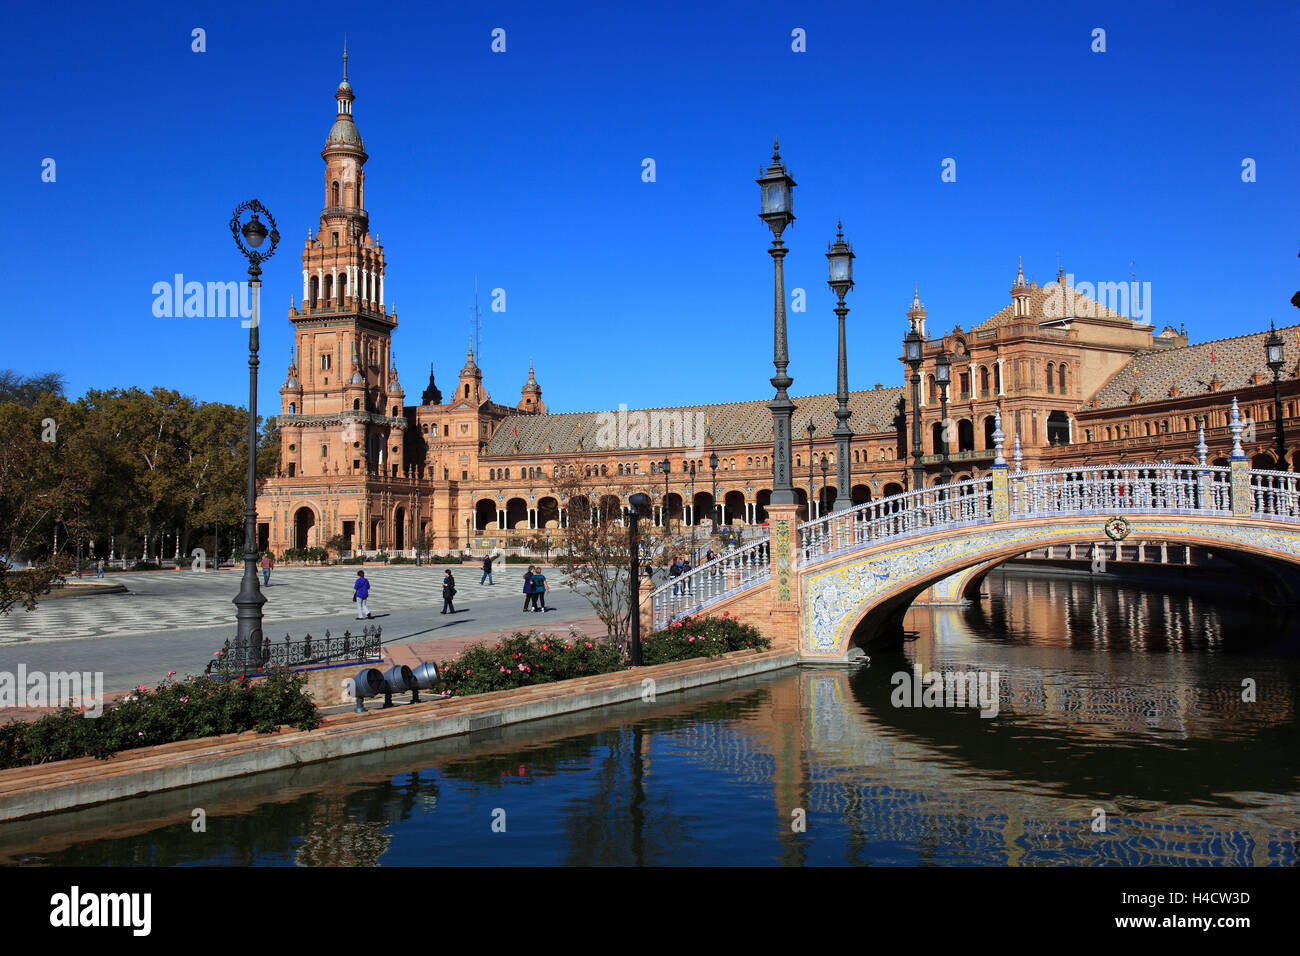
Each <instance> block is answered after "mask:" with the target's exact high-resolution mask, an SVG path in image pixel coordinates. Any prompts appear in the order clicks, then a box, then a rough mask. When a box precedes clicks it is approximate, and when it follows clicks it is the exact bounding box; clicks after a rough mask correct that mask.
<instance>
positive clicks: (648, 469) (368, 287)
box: [257, 54, 1300, 553]
mask: <svg viewBox="0 0 1300 956" xmlns="http://www.w3.org/2000/svg"><path fill="white" fill-rule="evenodd" d="M335 99H336V102H337V113H336V117H335V121H334V125H333V127H332V128H331V130H330V132H329V136H328V137H327V139H326V143H325V148H324V149H323V150H322V152H321V156H322V158H323V159H324V161H325V178H324V206H323V208H322V209H321V213H320V224H319V227H318V229H317V230H316V232H315V234H314V235H311V236H309V237H308V238H307V240H306V241H305V243H304V246H303V252H302V263H303V272H302V277H303V286H302V303H301V305H300V306H299V305H298V304H297V302H296V301H295V302H292V303H291V305H290V309H289V321H290V322H291V323H292V324H293V327H294V347H293V353H292V356H291V359H290V365H289V369H288V374H287V376H286V380H285V383H284V385H283V387H282V388H281V414H280V415H279V425H280V440H281V454H280V462H281V467H280V473H279V474H278V475H277V476H276V477H275V478H273V479H270V480H268V481H267V482H266V483H265V486H264V488H263V489H262V492H261V494H260V495H259V496H258V500H257V512H258V524H259V540H260V542H261V546H262V547H263V548H267V547H269V548H271V549H272V550H274V551H276V552H277V553H279V552H281V551H283V550H284V549H287V548H290V547H297V548H305V547H325V546H327V544H328V543H329V542H331V541H333V542H335V544H336V546H339V548H340V549H341V550H344V551H354V550H364V551H390V552H396V551H410V550H411V549H413V548H415V547H416V545H417V542H419V541H421V540H422V541H423V546H424V547H425V548H428V549H431V550H435V551H451V550H456V549H462V548H465V547H469V546H476V547H495V546H502V545H509V544H512V543H517V542H519V543H521V542H522V539H523V538H524V537H526V536H528V535H532V534H536V533H537V532H548V531H549V532H554V534H555V535H556V537H557V539H558V538H559V537H560V536H562V535H563V529H564V527H565V524H566V522H567V516H568V512H569V510H570V509H571V508H588V507H595V508H597V509H598V510H599V511H600V512H601V513H602V514H604V515H606V516H607V518H608V519H609V520H620V518H619V515H620V514H621V508H622V506H623V505H624V504H626V501H627V498H628V496H629V495H631V494H633V493H636V492H644V493H646V494H648V495H649V496H650V498H651V499H652V501H653V502H654V514H653V521H654V523H655V524H656V525H662V524H663V523H665V522H667V523H669V524H670V526H671V527H673V528H676V527H678V526H679V525H680V526H686V527H690V526H698V525H701V524H707V523H710V522H712V521H713V520H714V519H715V517H716V519H718V520H720V521H721V522H722V523H723V524H724V525H727V526H732V527H734V526H737V525H741V526H746V525H749V526H752V525H757V524H761V523H762V522H763V521H764V520H765V517H766V506H767V503H768V501H769V499H770V496H771V486H772V474H771V472H772V465H771V455H772V418H771V412H770V411H769V409H768V407H767V403H766V402H765V401H753V402H735V403H726V404H716V405H707V406H691V407H682V408H661V409H641V410H627V409H623V408H620V409H618V410H617V411H609V412H577V413H559V414H552V413H550V412H548V411H547V408H546V405H545V403H544V402H543V401H542V389H541V386H540V385H539V384H538V382H537V379H536V376H535V374H534V371H533V369H532V368H531V366H530V367H529V370H528V377H527V380H526V381H525V382H524V384H523V386H522V388H521V390H520V397H519V400H518V402H517V403H515V404H514V405H504V404H499V403H497V402H494V401H493V400H492V399H491V396H490V395H489V393H488V391H487V389H486V388H485V386H484V381H483V373H482V370H481V369H479V367H478V366H477V364H476V363H475V360H474V354H473V352H472V350H471V351H470V353H469V354H468V356H467V357H466V362H465V365H464V367H463V368H462V369H461V370H460V374H459V377H458V380H457V382H456V385H455V388H454V390H453V391H452V392H451V394H449V395H448V396H446V398H445V400H444V396H443V394H442V392H441V390H440V389H439V388H438V387H437V385H436V384H435V383H434V378H433V373H432V370H431V371H430V376H429V383H428V386H427V387H426V388H425V390H424V392H423V394H422V396H421V400H420V403H419V404H406V401H405V398H406V393H405V391H404V389H403V387H402V385H401V384H400V382H399V379H398V373H397V362H396V357H395V355H394V351H393V347H392V340H393V333H394V331H395V330H396V328H397V310H396V308H395V307H394V306H393V305H392V304H391V302H388V301H386V299H385V288H384V281H385V271H386V259H385V254H384V248H383V246H382V245H381V244H380V243H379V241H378V239H377V238H376V237H374V236H373V235H372V233H371V231H370V218H369V213H368V211H367V209H366V207H365V172H364V167H365V163H366V160H367V154H366V152H365V147H364V144H363V142H362V139H361V136H360V133H359V132H358V131H357V127H356V125H355V123H354V122H353V118H352V103H353V99H354V97H353V93H352V87H351V85H350V84H349V82H348V79H347V60H346V54H345V55H344V75H343V80H342V82H341V83H340V84H339V86H338V88H337V90H336V91H335ZM1009 295H1010V299H1011V301H1010V302H1009V303H1008V304H1005V305H1004V306H1003V307H1002V308H1000V309H999V310H998V311H996V312H995V313H994V314H993V315H991V316H989V317H988V318H986V319H983V320H982V321H979V322H976V323H973V324H972V326H971V328H970V330H969V331H965V330H963V328H962V326H961V325H959V324H954V325H953V327H952V328H951V329H950V330H949V331H947V332H942V333H939V334H937V335H931V334H930V333H929V332H928V330H927V328H926V326H927V321H928V320H929V315H928V313H927V311H926V309H925V307H924V306H923V305H922V303H921V300H920V296H919V292H914V294H913V299H912V303H911V307H910V308H909V309H907V311H906V313H905V315H906V319H907V324H906V325H904V324H903V323H902V322H900V327H899V333H900V334H899V339H900V344H901V338H902V333H903V332H904V331H906V330H907V328H908V327H909V326H910V327H911V328H914V329H916V330H917V331H918V332H919V333H920V334H921V335H922V337H923V338H924V339H925V345H924V349H923V362H922V366H921V369H920V374H921V387H920V389H919V402H918V404H919V406H920V410H921V418H922V426H921V431H920V434H921V438H922V442H921V444H922V453H923V457H922V465H923V469H924V474H925V480H926V481H927V482H928V483H931V484H933V483H935V482H938V481H939V480H941V473H942V468H943V455H942V451H943V447H944V439H945V433H946V438H947V450H948V462H949V466H950V469H951V472H952V475H953V478H954V480H961V479H964V478H970V477H975V476H978V475H982V474H985V473H987V471H988V470H989V469H990V467H991V466H992V461H993V456H994V450H993V431H994V419H995V414H996V413H997V411H998V410H1000V411H1001V414H1002V422H1003V429H1004V430H1005V432H1006V434H1007V436H1008V446H1010V445H1011V443H1012V442H1013V441H1014V440H1015V439H1016V438H1018V439H1019V443H1020V448H1021V452H1022V455H1023V466H1024V467H1026V468H1034V467H1058V466H1060V467H1064V466H1067V465H1083V464H1099V463H1110V462H1125V461H1128V462H1140V461H1160V460H1169V461H1176V462H1187V463H1193V462H1195V461H1196V457H1197V456H1196V446H1197V442H1198V426H1199V425H1200V424H1201V422H1202V420H1204V425H1205V436H1206V442H1207V444H1208V445H1209V447H1210V449H1211V453H1210V458H1211V459H1215V460H1217V459H1225V460H1226V457H1227V454H1228V449H1229V448H1230V446H1231V440H1230V438H1229V436H1228V430H1227V415H1228V410H1229V408H1230V406H1231V402H1232V399H1233V398H1234V397H1236V398H1237V399H1238V400H1239V401H1240V403H1241V405H1242V408H1243V410H1244V413H1245V414H1246V415H1247V416H1248V417H1249V418H1250V419H1251V420H1252V422H1253V425H1254V428H1253V434H1252V432H1251V430H1248V432H1247V438H1248V439H1249V441H1248V442H1247V452H1248V453H1249V454H1251V455H1252V456H1253V459H1254V460H1253V463H1254V466H1255V467H1258V468H1278V467H1282V468H1290V467H1292V466H1293V465H1296V464H1300V433H1297V428H1296V425H1297V422H1296V416H1297V405H1300V377H1298V376H1300V367H1297V362H1296V359H1297V357H1298V356H1300V339H1298V335H1300V326H1290V327H1288V328H1285V329H1281V330H1279V332H1280V333H1281V334H1282V336H1283V339H1284V341H1285V343H1286V348H1287V356H1288V357H1287V367H1286V368H1285V369H1284V370H1283V372H1282V383H1281V393H1282V408H1283V417H1284V425H1285V442H1286V448H1287V451H1286V461H1284V462H1282V463H1281V464H1279V463H1278V461H1277V455H1276V453H1275V451H1274V448H1275V447H1276V440H1275V437H1274V427H1275V426H1274V413H1273V408H1274V406H1273V378H1272V373H1271V371H1270V370H1269V369H1268V368H1267V367H1266V365H1265V354H1264V344H1263V343H1264V338H1265V336H1266V334H1267V333H1265V332H1262V331H1261V332H1253V333H1250V334H1247V335H1241V336H1236V337H1233V338H1228V339H1221V340H1218V341H1215V342H1207V343H1202V344H1197V345H1191V344H1189V342H1188V338H1187V336H1186V334H1185V333H1183V332H1182V331H1176V330H1174V329H1173V328H1171V327H1166V328H1164V329H1163V330H1162V331H1161V332H1159V333H1155V332H1154V328H1153V327H1152V326H1150V325H1146V324H1143V323H1140V322H1135V321H1134V320H1132V319H1130V318H1127V317H1125V316H1124V315H1122V314H1120V313H1118V312H1116V311H1114V310H1112V309H1110V308H1108V307H1107V306H1106V305H1103V304H1102V303H1100V302H1098V301H1097V300H1096V299H1094V298H1093V297H1091V296H1089V295H1085V294H1083V293H1082V292H1080V291H1079V290H1077V289H1076V288H1074V287H1072V286H1071V285H1069V283H1068V282H1067V280H1066V277H1065V276H1064V274H1063V273H1062V272H1061V271H1059V270H1058V275H1057V278H1056V280H1055V281H1054V282H1050V283H1046V284H1044V285H1042V286H1039V285H1038V284H1037V283H1034V282H1029V281H1027V280H1026V278H1025V276H1024V273H1023V269H1018V271H1017V275H1016V277H1015V279H1014V280H1013V282H1012V284H1011V288H1010V290H1009ZM941 354H946V355H947V356H948V358H949V361H950V368H951V385H950V388H949V390H948V400H947V420H946V424H947V427H946V428H945V419H944V415H943V412H942V407H943V401H942V397H943V396H942V389H941V388H940V386H939V384H938V382H937V379H936V368H935V366H936V361H937V359H938V358H939V356H940V355H941ZM899 361H900V381H901V382H902V383H903V384H901V385H899V386H896V387H889V388H886V387H882V386H880V385H877V386H876V387H875V388H874V389H870V390H865V391H855V392H851V393H850V399H849V407H850V410H851V411H852V417H851V418H850V420H849V424H850V427H851V428H852V429H853V431H854V432H855V437H854V438H853V440H852V443H851V453H852V455H853V461H852V462H851V465H850V474H851V476H852V478H851V485H852V489H851V495H852V500H853V502H854V503H859V502H863V501H868V500H872V499H875V498H879V497H883V496H888V495H892V494H897V493H899V492H902V491H905V490H908V489H909V487H910V485H911V482H912V471H911V465H912V460H911V448H912V438H911V431H910V430H911V427H912V425H911V423H912V406H911V401H912V398H911V387H910V384H909V382H910V377H911V372H910V369H908V368H907V367H906V366H905V365H903V364H902V358H901V356H900V359H899ZM760 378H761V376H760ZM795 403H796V405H797V406H798V407H797V409H796V411H795V416H794V435H793V437H794V443H793V444H794V449H795V456H794V478H795V484H796V488H797V493H798V495H799V498H800V501H801V503H803V504H804V505H807V504H808V502H809V501H810V500H811V502H812V507H813V509H814V511H821V510H825V509H827V508H829V507H831V506H833V504H834V500H835V494H836V492H835V440H834V437H833V435H832V431H833V429H834V426H835V418H834V410H835V407H836V401H835V396H834V395H833V394H820V395H806V396H802V397H795ZM809 424H811V425H812V432H811V434H810V433H809V432H808V429H807V426H808V425H809ZM823 460H824V461H825V463H826V467H825V468H823V467H822V463H823ZM715 461H716V465H717V466H716V469H715V468H714V467H713V464H714V462H715ZM561 476H564V477H565V478H566V479H581V480H582V481H583V482H584V483H586V485H587V486H588V487H589V489H590V493H589V494H580V495H579V494H575V495H573V500H567V499H565V497H564V496H563V494H562V493H561V492H560V491H558V490H557V482H558V479H559V478H560V477H561ZM715 487H716V499H715V496H714V489H715Z"/></svg>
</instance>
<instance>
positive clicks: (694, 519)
mask: <svg viewBox="0 0 1300 956" xmlns="http://www.w3.org/2000/svg"><path fill="white" fill-rule="evenodd" d="M695 521H696V514H695V460H694V459H691V567H695Z"/></svg>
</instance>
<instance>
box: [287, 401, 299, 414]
mask: <svg viewBox="0 0 1300 956" xmlns="http://www.w3.org/2000/svg"><path fill="white" fill-rule="evenodd" d="M297 407H298V406H297V405H296V404H295V403H293V402H290V403H289V414H290V415H293V414H295V410H296V409H297Z"/></svg>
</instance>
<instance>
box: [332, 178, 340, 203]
mask: <svg viewBox="0 0 1300 956" xmlns="http://www.w3.org/2000/svg"><path fill="white" fill-rule="evenodd" d="M330 191H331V192H332V193H333V195H334V201H333V202H332V203H330V205H331V206H337V205H339V181H338V180H337V179H336V180H334V182H333V183H332V184H331V185H330Z"/></svg>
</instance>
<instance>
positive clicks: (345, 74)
mask: <svg viewBox="0 0 1300 956" xmlns="http://www.w3.org/2000/svg"><path fill="white" fill-rule="evenodd" d="M347 81H348V35H347V34H346V33H345V34H343V82H344V83H346V82H347Z"/></svg>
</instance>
